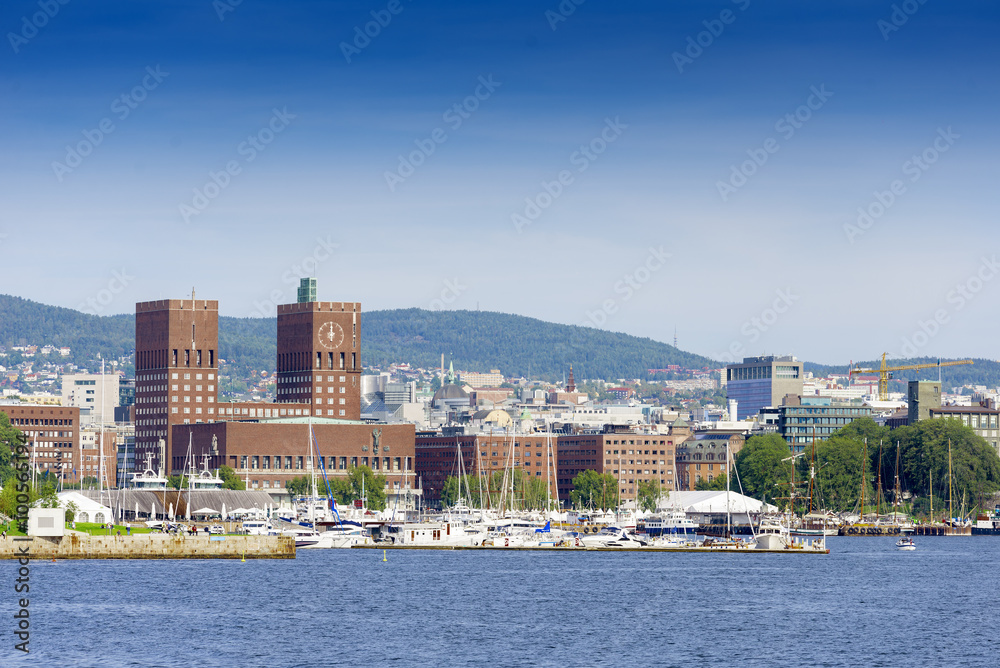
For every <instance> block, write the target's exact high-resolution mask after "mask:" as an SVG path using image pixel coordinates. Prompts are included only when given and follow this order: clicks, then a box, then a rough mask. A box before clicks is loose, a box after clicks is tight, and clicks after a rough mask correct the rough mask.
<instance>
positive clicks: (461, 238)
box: [0, 0, 1000, 363]
mask: <svg viewBox="0 0 1000 668" xmlns="http://www.w3.org/2000/svg"><path fill="white" fill-rule="evenodd" d="M235 1H236V0H218V1H217V2H214V3H213V2H212V0H186V1H176V2H170V3H167V2H144V3H134V2H111V1H109V2H87V1H85V0H71V1H70V2H68V3H67V4H65V5H61V4H59V3H58V0H50V2H47V1H46V0H42V2H41V4H39V2H37V0H36V1H35V2H25V1H21V0H11V1H10V2H6V3H4V5H3V7H2V9H0V27H2V29H3V32H4V35H5V37H4V43H3V45H2V46H0V91H2V93H3V94H2V95H0V123H2V132H0V142H2V148H0V179H2V182H3V192H4V199H3V204H4V206H3V207H2V208H0V235H2V236H0V252H2V254H3V258H4V259H3V261H4V271H3V282H2V284H0V292H5V293H10V294H15V295H19V296H23V297H26V298H29V299H34V300H37V301H41V302H45V303H50V304H58V305H61V306H68V307H71V308H83V309H87V310H91V311H97V312H100V313H119V312H127V311H131V310H133V308H134V303H135V302H136V301H144V300H149V299H158V298H165V297H174V298H177V297H183V296H186V295H188V294H190V290H191V287H192V286H195V287H196V288H197V293H198V296H200V297H207V298H217V299H219V301H220V308H221V310H222V312H223V313H225V314H228V315H237V316H246V315H251V314H263V313H267V314H272V313H273V310H274V309H273V306H270V307H269V306H268V304H267V302H269V301H270V302H274V301H277V302H280V303H284V302H286V301H293V300H294V285H293V277H294V276H296V275H297V274H299V273H301V274H304V275H305V274H309V275H315V276H316V277H317V278H318V279H319V294H320V298H321V299H325V300H351V301H354V300H357V301H361V302H362V303H363V305H364V308H365V309H366V310H374V309H384V308H397V307H411V306H418V307H423V308H440V307H444V308H468V309H475V308H477V307H479V308H482V309H483V310H496V311H506V312H513V313H519V314H523V315H528V316H534V317H539V318H543V319H546V320H552V321H557V322H563V323H571V324H583V323H590V324H593V325H598V326H601V327H604V328H607V329H612V330H616V331H625V332H629V333H632V334H637V335H641V336H649V337H652V338H655V339H659V340H663V341H668V342H671V341H672V339H673V333H674V328H675V327H676V328H677V330H678V337H679V344H680V347H681V348H684V349H687V350H691V351H694V352H698V353H701V354H705V355H709V356H712V357H715V358H720V357H721V356H722V355H723V354H725V353H727V351H736V352H737V356H739V355H751V354H763V353H791V354H796V355H798V356H799V357H800V358H804V359H808V360H814V361H818V362H828V363H846V362H847V361H848V360H850V359H855V360H857V359H866V358H867V359H870V358H873V357H875V356H876V355H877V354H879V353H881V352H883V351H889V352H890V353H895V354H903V353H916V354H920V355H931V356H937V355H941V356H948V357H956V356H985V357H997V354H996V344H995V342H994V338H995V337H994V336H993V333H994V332H995V330H996V329H997V327H998V324H1000V323H998V320H1000V312H998V310H997V309H996V308H995V305H996V304H997V303H998V300H1000V276H993V274H994V273H996V272H1000V267H994V266H993V265H992V259H993V258H994V254H995V253H996V252H997V250H998V246H1000V244H998V236H1000V232H998V228H997V225H996V191H997V186H996V177H997V167H996V164H997V163H996V155H997V149H998V141H997V140H998V133H997V124H996V118H997V112H996V109H997V107H998V105H997V102H998V77H997V75H996V66H997V63H998V62H1000V57H998V56H1000V53H998V51H1000V41H998V40H997V39H996V36H997V34H998V28H1000V25H998V24H1000V21H998V14H1000V12H998V10H997V8H996V6H995V5H994V4H993V3H988V2H958V3H949V2H943V1H940V0H928V1H927V2H926V3H924V4H920V3H919V1H918V0H911V2H909V3H896V5H897V6H899V7H901V9H900V10H899V11H898V12H896V15H895V16H894V15H893V13H894V9H893V3H891V2H885V3H880V2H837V3H802V2H767V3H765V2H763V1H761V0H739V2H730V1H716V2H669V3H667V2H628V3H612V2H607V1H603V0H587V1H586V2H583V3H582V4H580V5H579V6H577V5H575V4H573V3H572V2H571V0H566V1H565V2H563V3H562V4H560V2H558V1H557V0H549V1H541V0H538V1H530V2H529V1H517V0H512V1H510V2H503V3H457V2H455V3H444V2H433V1H431V0H412V1H410V0H399V2H389V1H388V0H386V1H382V0H379V1H375V2H319V1H317V2H268V1H264V0H243V1H242V2H240V3H239V4H234V3H235ZM904 5H905V7H903V6H904ZM40 7H41V8H40ZM45 7H48V11H49V13H50V14H53V15H52V16H51V17H50V16H46V15H45V14H44V13H43V12H44V8H45ZM560 7H562V8H563V9H562V11H561V10H560ZM568 8H573V9H574V10H573V11H572V13H570V12H569V11H568ZM904 9H909V10H910V11H911V13H910V14H906V13H905V11H904ZM229 10H231V11H229ZM372 12H374V13H375V14H374V17H373V15H372ZM220 16H221V19H220ZM373 21H381V23H382V24H384V25H379V24H378V23H373ZM880 22H881V23H880ZM366 24H368V25H366ZM366 29H367V31H368V32H369V33H370V34H373V35H374V36H373V37H372V36H363V37H359V36H358V33H359V32H360V33H362V34H363V33H364V32H365V30H366ZM689 38H690V39H689ZM699 42H700V43H701V45H699ZM345 45H346V46H345ZM484 82H485V83H484ZM123 96H124V97H123ZM477 96H478V97H477ZM456 105H458V109H456V108H455V106H456ZM789 115H790V117H789ZM102 128H103V129H102ZM108 130H110V131H108ZM68 147H69V149H70V150H68ZM581 147H585V150H581ZM415 152H416V153H415ZM84 153H85V154H86V155H81V154H84ZM400 156H403V157H404V158H405V159H406V161H407V163H409V164H412V162H416V163H420V164H418V165H416V166H414V167H413V168H412V173H411V171H410V170H411V168H410V166H409V164H403V165H402V166H401V165H400ZM914 156H917V160H918V162H914V161H913V157H914ZM921 156H924V157H921ZM411 160H412V162H411ZM754 160H756V162H753V161H754ZM746 161H751V162H746ZM744 163H746V164H744ZM734 166H735V169H736V170H737V172H739V171H740V170H742V172H743V173H742V174H740V173H737V175H735V176H734V175H733V169H734ZM227 167H228V168H229V169H230V173H227V171H226V170H227ZM212 174H214V175H215V181H217V182H218V183H221V184H223V186H224V187H217V186H216V185H215V184H214V183H213V182H212V176H211V175H212ZM746 174H749V176H746ZM560 179H562V182H560ZM744 179H745V180H744ZM894 182H896V183H895V184H894ZM894 186H895V190H896V192H895V193H894V192H893V187H894ZM196 190H197V191H199V192H200V193H201V195H198V194H196V192H195V191H196ZM206 191H207V192H206ZM553 194H554V196H553ZM203 196H204V199H201V197H203ZM526 200H531V203H529V202H527V201H526ZM879 200H881V202H880V201H879ZM535 207H537V209H536V208H535ZM859 207H860V208H862V209H865V210H869V212H870V213H872V214H875V215H872V217H871V218H869V219H862V220H861V221H860V222H861V224H860V225H859V213H858V209H859ZM331 243H335V244H338V247H337V248H333V249H331V248H329V245H330V244H331ZM312 258H318V260H317V261H313V260H312ZM983 258H986V260H987V262H986V263H985V264H984V260H983ZM630 284H631V285H630ZM959 286H961V289H959ZM963 291H964V294H963ZM921 322H923V323H924V328H923V329H921V324H920V323H921ZM922 331H929V332H932V335H924V334H918V333H920V332H922ZM915 334H917V336H916V337H914V335H915ZM907 341H908V342H909V343H910V345H911V346H912V348H913V350H907V349H906V347H905V346H904V343H905V342H907Z"/></svg>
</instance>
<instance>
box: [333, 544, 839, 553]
mask: <svg viewBox="0 0 1000 668" xmlns="http://www.w3.org/2000/svg"><path fill="white" fill-rule="evenodd" d="M351 547H352V549H355V550H466V551H483V550H489V551H491V552H511V551H514V552H702V553H706V552H709V553H713V554H830V550H828V549H824V550H815V549H802V548H791V549H782V550H758V549H756V548H748V547H740V548H733V547H722V546H719V547H695V546H692V547H648V546H647V547H557V546H544V547H501V546H493V545H481V546H476V547H474V546H472V545H378V544H375V545H352V546H351Z"/></svg>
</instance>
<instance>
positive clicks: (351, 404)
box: [277, 295, 361, 420]
mask: <svg viewBox="0 0 1000 668" xmlns="http://www.w3.org/2000/svg"><path fill="white" fill-rule="evenodd" d="M301 298H303V296H302V295H300V299H301ZM360 330H361V304H360V303H359V302H317V301H308V302H299V303H295V304H283V305H280V306H278V366H277V368H278V380H277V401H278V403H300V404H307V405H310V406H312V409H313V415H314V416H316V417H329V418H338V419H342V420H358V419H360V418H361V382H360V381H361V359H360V358H361V349H360V345H359V343H360V336H361V333H360Z"/></svg>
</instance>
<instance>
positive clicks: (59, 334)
mask: <svg viewBox="0 0 1000 668" xmlns="http://www.w3.org/2000/svg"><path fill="white" fill-rule="evenodd" d="M361 327H362V329H361V332H362V338H361V359H362V361H363V363H364V364H365V365H366V366H371V365H375V366H385V365H386V364H389V363H392V362H409V363H410V364H413V365H415V366H420V367H425V368H431V367H437V366H438V364H440V359H441V354H442V353H443V354H444V355H445V357H446V360H454V363H455V366H456V367H457V368H459V369H463V370H468V371H484V372H485V371H489V370H491V369H500V371H501V372H503V374H504V375H506V376H515V377H519V376H527V375H529V374H530V375H531V376H532V377H535V378H547V379H549V380H557V379H561V378H562V377H563V376H564V375H565V374H567V373H568V371H569V367H570V365H573V369H574V373H575V375H576V377H577V378H578V379H582V378H605V379H609V380H610V379H617V378H646V377H647V375H648V374H647V370H648V369H660V368H665V367H667V366H669V365H674V364H676V365H679V366H681V367H685V368H692V369H701V368H718V366H719V363H718V362H715V361H713V360H711V359H709V358H707V357H703V356H701V355H695V354H692V353H687V352H684V351H681V350H678V349H677V348H674V347H673V346H670V345H668V344H666V343H662V342H659V341H654V340H653V339H649V338H641V337H636V336H631V335H629V334H621V333H616V332H608V331H605V330H600V329H592V328H588V327H579V326H574V325H560V324H556V323H550V322H545V321H542V320H538V319H535V318H528V317H525V316H520V315H511V314H506V313H494V312H481V311H425V310H422V309H416V308H412V309H397V310H387V311H369V312H365V313H364V314H363V316H362V320H361ZM276 331H277V324H276V319H275V318H234V317H229V316H220V318H219V356H220V357H221V358H223V359H226V360H227V361H229V362H231V363H234V364H235V365H236V367H237V368H239V369H246V370H247V371H249V370H257V371H260V370H273V369H274V363H275V353H276V342H275V337H276ZM134 336H135V316H134V315H131V314H123V315H114V316H96V315H89V314H85V313H81V312H79V311H75V310H73V309H68V308H62V307H57V306H48V305H45V304H40V303H38V302H33V301H30V300H27V299H23V298H20V297H13V296H9V295H0V345H2V346H5V347H7V348H8V349H9V348H10V347H11V346H14V345H27V344H37V345H44V344H51V345H54V346H57V347H61V346H68V347H70V348H71V349H72V355H71V357H70V361H73V362H74V363H76V364H78V365H81V366H84V365H89V364H88V362H90V361H91V360H93V359H95V358H96V355H97V353H101V354H102V355H104V357H105V358H106V359H115V358H117V357H120V356H123V355H127V354H129V352H131V351H132V350H133V348H134ZM446 363H447V362H446Z"/></svg>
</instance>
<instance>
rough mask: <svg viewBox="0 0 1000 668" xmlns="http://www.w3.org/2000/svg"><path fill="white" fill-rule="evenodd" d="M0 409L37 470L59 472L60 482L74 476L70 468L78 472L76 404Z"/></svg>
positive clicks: (77, 411) (78, 414) (77, 414)
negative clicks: (17, 432)
mask: <svg viewBox="0 0 1000 668" xmlns="http://www.w3.org/2000/svg"><path fill="white" fill-rule="evenodd" d="M0 413H6V414H7V417H8V418H10V424H11V425H12V426H14V427H16V428H17V429H18V430H20V431H21V432H22V433H23V434H24V435H25V437H26V438H27V440H28V447H29V450H30V449H34V453H35V466H37V467H38V470H39V471H41V472H43V473H44V472H46V471H48V472H49V473H51V474H53V475H57V476H58V475H61V476H62V478H63V481H64V482H75V481H76V480H77V478H75V477H74V475H73V470H74V469H76V470H77V474H78V476H79V475H80V470H81V469H80V466H79V457H80V409H79V408H77V407H69V406H41V405H35V404H12V405H9V406H0ZM112 442H113V439H112ZM95 475H96V474H95Z"/></svg>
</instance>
